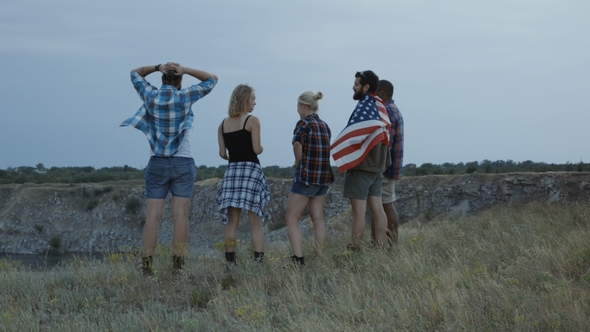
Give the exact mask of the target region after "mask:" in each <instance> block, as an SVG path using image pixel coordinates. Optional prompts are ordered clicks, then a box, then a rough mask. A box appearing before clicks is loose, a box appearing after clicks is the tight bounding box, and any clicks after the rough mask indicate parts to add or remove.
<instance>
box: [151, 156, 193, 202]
mask: <svg viewBox="0 0 590 332" xmlns="http://www.w3.org/2000/svg"><path fill="white" fill-rule="evenodd" d="M196 177H197V169H196V167H195V161H194V159H193V158H186V157H169V158H166V157H156V156H152V157H151V158H150V162H149V163H148V165H147V168H146V171H145V191H146V196H147V198H157V199H163V198H166V196H167V195H168V192H171V193H172V196H176V197H185V198H191V197H192V196H193V188H194V186H195V179H196Z"/></svg>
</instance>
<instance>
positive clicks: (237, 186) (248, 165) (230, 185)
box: [215, 161, 270, 224]
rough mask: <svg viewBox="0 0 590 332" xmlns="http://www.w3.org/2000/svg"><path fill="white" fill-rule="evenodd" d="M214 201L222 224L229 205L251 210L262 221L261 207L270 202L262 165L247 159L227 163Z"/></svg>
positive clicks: (225, 218)
mask: <svg viewBox="0 0 590 332" xmlns="http://www.w3.org/2000/svg"><path fill="white" fill-rule="evenodd" d="M215 202H216V203H217V205H218V206H219V212H220V213H221V221H222V222H223V223H224V224H225V223H227V218H228V216H227V214H228V212H227V208H228V207H230V206H231V207H234V208H240V209H246V210H248V211H252V212H254V213H256V214H257V215H258V216H259V217H260V219H261V220H262V222H263V223H264V212H263V211H262V208H263V207H264V206H266V204H268V202H270V190H269V188H268V184H267V183H266V177H265V176H264V173H263V172H262V167H260V165H258V164H257V163H253V162H249V161H240V162H235V163H229V164H228V166H227V169H226V170H225V176H224V177H223V181H222V182H221V186H220V187H219V190H218V191H217V196H215Z"/></svg>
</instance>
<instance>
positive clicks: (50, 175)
mask: <svg viewBox="0 0 590 332" xmlns="http://www.w3.org/2000/svg"><path fill="white" fill-rule="evenodd" d="M225 169H226V165H221V166H217V167H212V166H205V165H201V166H197V181H202V180H206V179H211V178H223V175H224V173H225ZM293 170H294V168H293V167H280V166H267V167H264V168H263V171H264V174H265V175H266V176H267V177H273V178H280V179H290V178H292V177H293ZM333 170H334V175H335V177H336V178H337V179H338V178H340V177H341V176H342V174H340V173H339V172H338V169H337V168H336V167H333ZM475 172H477V173H518V172H537V173H538V172H590V164H589V163H583V162H579V163H577V164H572V163H570V162H567V163H565V164H547V163H542V162H541V163H540V162H533V161H530V160H527V161H523V162H514V161H512V160H506V161H504V160H496V161H490V160H484V161H482V162H478V161H473V162H468V163H462V162H460V163H457V164H455V163H444V164H439V165H437V164H431V163H425V164H422V165H420V166H416V164H406V165H404V166H403V175H404V176H424V175H453V174H471V173H475ZM144 174H145V169H137V168H134V167H130V166H127V165H125V166H123V167H103V168H99V169H95V168H94V167H92V166H85V167H51V168H49V169H46V168H45V167H44V166H43V164H41V163H39V164H37V166H36V167H31V166H21V167H15V168H13V167H9V168H7V169H5V170H2V169H0V184H9V183H19V184H22V183H38V184H41V183H96V182H108V181H128V180H143V178H144Z"/></svg>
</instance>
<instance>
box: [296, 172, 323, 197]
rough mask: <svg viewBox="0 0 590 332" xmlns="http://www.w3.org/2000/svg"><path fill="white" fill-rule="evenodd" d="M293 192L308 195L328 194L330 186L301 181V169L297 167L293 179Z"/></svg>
mask: <svg viewBox="0 0 590 332" xmlns="http://www.w3.org/2000/svg"><path fill="white" fill-rule="evenodd" d="M291 192H292V193H294V194H298V195H301V196H307V197H316V196H326V194H327V193H328V186H320V185H317V184H310V185H306V184H305V183H303V182H301V181H299V170H298V169H297V170H295V177H294V179H293V184H292V185H291Z"/></svg>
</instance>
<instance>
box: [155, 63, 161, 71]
mask: <svg viewBox="0 0 590 332" xmlns="http://www.w3.org/2000/svg"><path fill="white" fill-rule="evenodd" d="M160 65H161V63H160V64H158V65H156V71H159V70H160Z"/></svg>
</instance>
